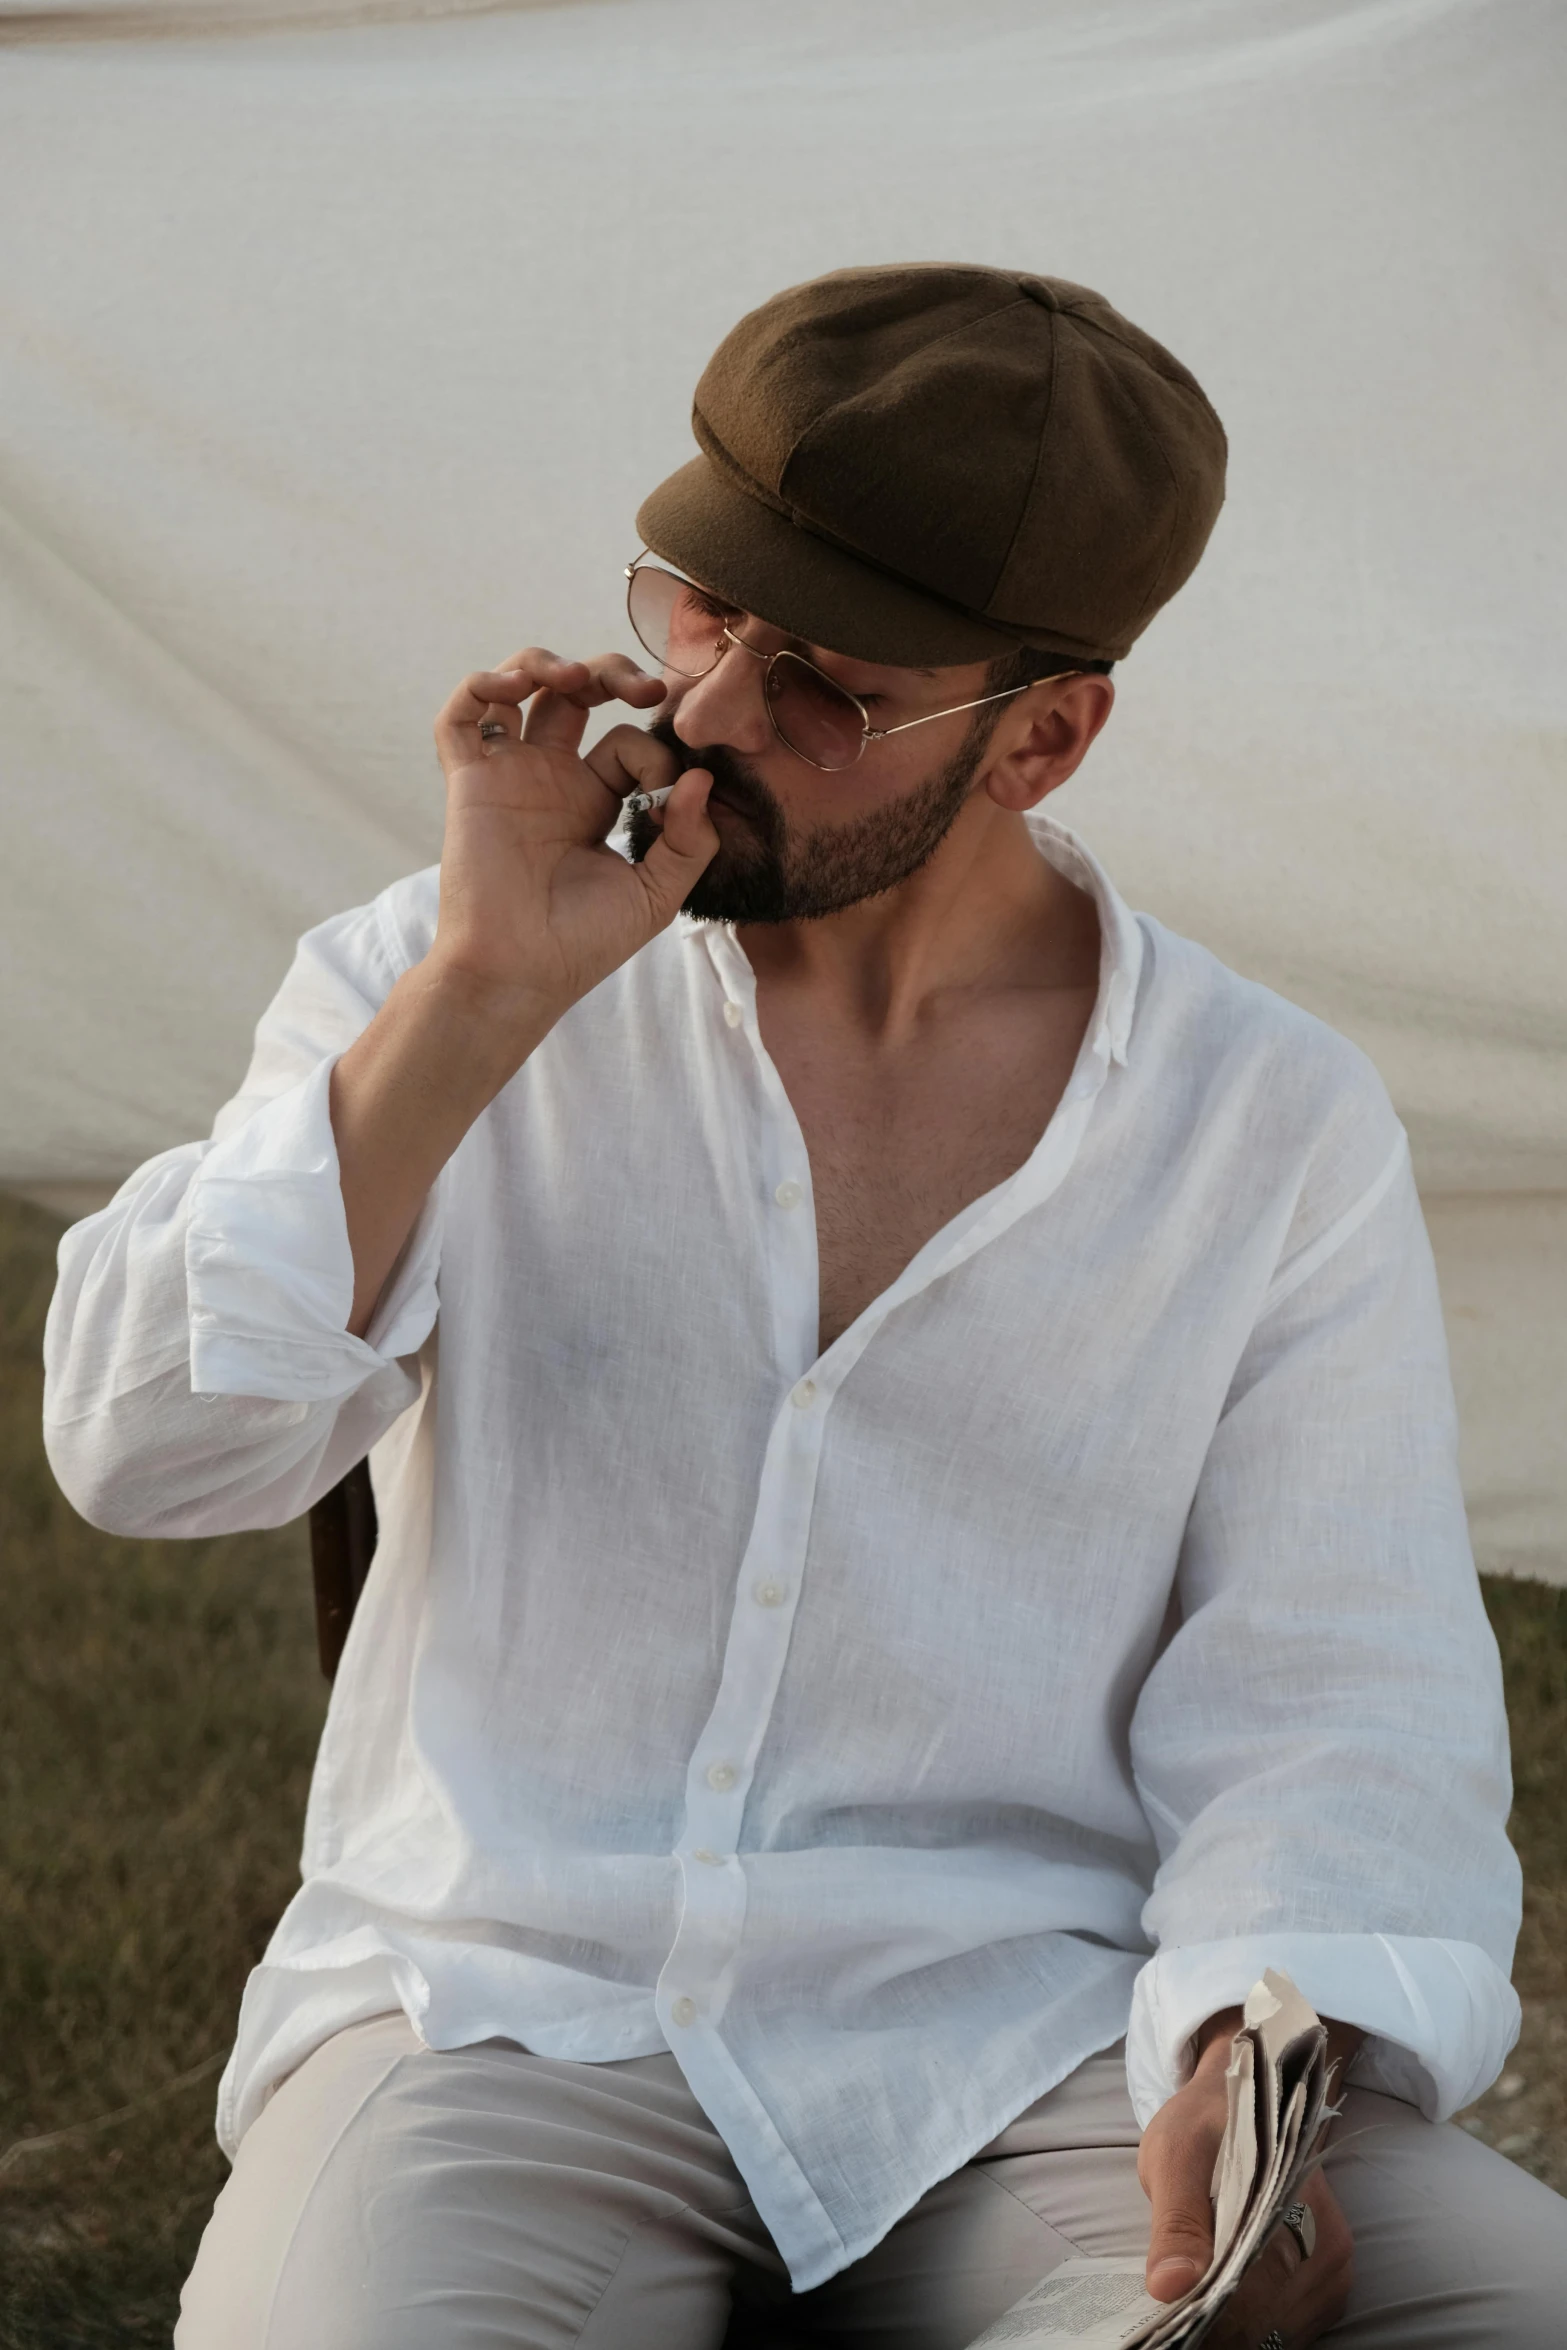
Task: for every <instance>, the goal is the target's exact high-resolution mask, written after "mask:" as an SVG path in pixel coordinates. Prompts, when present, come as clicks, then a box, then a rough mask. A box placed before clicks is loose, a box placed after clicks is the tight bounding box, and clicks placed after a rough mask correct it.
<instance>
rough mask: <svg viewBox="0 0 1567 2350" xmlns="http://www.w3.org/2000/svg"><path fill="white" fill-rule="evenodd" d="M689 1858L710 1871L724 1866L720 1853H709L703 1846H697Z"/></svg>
mask: <svg viewBox="0 0 1567 2350" xmlns="http://www.w3.org/2000/svg"><path fill="white" fill-rule="evenodd" d="M691 1858H692V1859H693V1860H699V1861H701V1862H702V1864H703V1866H704V1867H706V1868H710V1869H721V1868H722V1867H723V1865H724V1859H723V1854H722V1853H720V1852H709V1851H708V1849H707V1846H706V1845H705V1844H699V1845H698V1846H697V1848H696V1850H695V1852H693V1853H692V1855H691Z"/></svg>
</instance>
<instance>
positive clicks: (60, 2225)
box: [0, 1198, 1567, 2350]
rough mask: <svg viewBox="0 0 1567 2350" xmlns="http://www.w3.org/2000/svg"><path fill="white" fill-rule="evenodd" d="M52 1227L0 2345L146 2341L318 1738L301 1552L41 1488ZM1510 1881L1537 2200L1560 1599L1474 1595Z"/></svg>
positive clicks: (1517, 2065)
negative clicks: (1510, 1788)
mask: <svg viewBox="0 0 1567 2350" xmlns="http://www.w3.org/2000/svg"><path fill="white" fill-rule="evenodd" d="M57 1231H58V1226H57V1225H56V1224H55V1223H54V1221H53V1220H52V1219H51V1218H49V1217H47V1216H45V1215H44V1214H43V1213H42V1212H41V1211H39V1210H37V1209H34V1208H30V1207H25V1206H22V1205H21V1204H19V1203H17V1202H15V1201H9V1200H5V1199H3V1198H0V1604H3V1607H4V1623H5V1634H6V1637H5V1648H6V1655H7V1670H6V1683H5V1688H6V1703H5V1705H4V1708H3V1711H0V2350H108V2346H109V2345H114V2346H115V2350H119V2346H121V2345H132V2344H135V2345H141V2344H148V2345H152V2344H163V2343H166V2342H167V2341H168V2337H169V2328H170V2325H171V2322H172V2316H173V2311H174V2307H175V2301H176V2296H177V2293H178V2288H179V2281H180V2278H181V2276H182V2275H183V2273H184V2271H185V2269H186V2268H187V2266H188V2265H189V2261H190V2257H191V2254H192V2251H193V2249H194V2246H195V2243H196V2239H197V2237H198V2235H199V2233H200V2230H201V2227H202V2223H203V2221H204V2218H205V2216H206V2212H207V2210H208V2208H209V2206H210V2204H211V2201H212V2197H213V2195H214V2193H215V2192H216V2189H217V2187H218V2185H219V2184H220V2182H221V2179H222V2176H223V2163H222V2159H221V2157H220V2156H219V2154H218V2152H217V2149H216V2147H215V2145H214V2144H213V2141H212V2120H211V2116H212V2093H213V2087H214V2083H215V2080H216V2075H217V2070H218V2068H219V2066H220V2064H221V2062H222V2059H223V2055H224V2053H225V2051H226V2049H227V2046H228V2040H229V2035H230V2031H231V2028H232V2023H233V2017H234V2011H235V2006H236V2003H237V2000H238V1996H239V1990H240V1985H241V1983H242V1981H243V1979H244V1976H245V1973H246V1970H247V1968H248V1967H249V1966H250V1965H251V1963H252V1962H253V1961H254V1959H255V1958H256V1957H257V1955H258V1954H259V1952H260V1950H261V1947H262V1944H263V1943H264V1941H265V1939H266V1936H267V1933H268V1931H269V1929H270V1927H271V1924H272V1921H273V1919H274V1918H275V1917H276V1916H277V1913H278V1911H279V1910H280V1909H281V1907H282V1905H283V1903H284V1901H285V1900H286V1899H287V1897H288V1895H289V1893H290V1891H291V1889H292V1887H293V1884H294V1882H295V1855H296V1851H297V1845H298V1836H299V1823H300V1817H301V1813H302V1810H303V1805H304V1796H305V1786H306V1780H307V1776H308V1772H309V1767H310V1757H311V1753H312V1750H313V1747H314V1743H315V1739H316V1736H317V1733H318V1731H319V1728H320V1722H321V1715H322V1710H323V1692H322V1686H321V1683H320V1680H319V1678H318V1676H317V1672H316V1666H315V1658H314V1650H313V1634H312V1628H311V1617H310V1600H309V1576H308V1572H307V1567H306V1557H305V1544H304V1538H303V1531H302V1529H301V1528H298V1527H290V1528H288V1529H286V1530H285V1531H284V1532H282V1533H280V1534H272V1535H245V1536H241V1537H235V1538H232V1539H229V1540H225V1541H218V1542H203V1543H178V1544H174V1543H156V1542H116V1541H111V1540H109V1539H108V1538H106V1537H105V1536H102V1535H99V1534H95V1533H94V1532H93V1531H92V1530H91V1529H90V1528H89V1527H87V1526H85V1525H83V1524H82V1522H81V1520H80V1519H78V1518H77V1517H76V1516H75V1515H74V1514H73V1513H72V1512H71V1510H69V1509H68V1508H67V1507H66V1505H65V1503H64V1502H63V1501H62V1500H61V1498H60V1497H59V1495H58V1494H57V1492H56V1491H55V1488H54V1485H53V1483H52V1480H51V1479H50V1476H49V1473H48V1470H47V1468H46V1466H45V1463H44V1459H43V1454H42V1450H41V1447H40V1444H39V1440H38V1433H37V1431H38V1390H39V1373H38V1367H37V1365H38V1342H39V1335H40V1332H41V1329H42V1325H43V1315H44V1309H45V1306H46V1305H47V1302H48V1296H49V1290H50V1287H51V1284H52V1279H53V1245H54V1239H55V1236H56V1233H57ZM1486 1596H1487V1601H1488V1603H1489V1605H1490V1608H1491V1613H1492V1619H1493V1621H1494V1623H1495V1624H1496V1628H1497V1632H1498V1634H1499V1636H1500V1639H1501V1643H1502V1650H1503V1655H1504V1658H1505V1660H1506V1664H1507V1672H1508V1693H1509V1704H1510V1709H1511V1712H1512V1718H1513V1735H1514V1746H1515V1760H1516V1772H1517V1782H1518V1803H1517V1808H1516V1811H1515V1813H1514V1820H1513V1832H1514V1835H1515V1837H1516V1838H1517V1840H1518V1843H1519V1846H1520V1849H1521V1851H1522V1854H1523V1859H1524V1868H1525V1874H1526V1877H1527V1880H1528V1888H1529V1890H1528V1913H1527V1917H1526V1920H1525V1926H1524V1935H1523V1940H1522V1943H1521V1944H1520V1949H1519V1959H1518V1970H1517V1979H1518V1982H1519V1986H1520V1989H1521V1990H1522V1992H1523V1995H1524V2002H1525V2015H1526V2021H1525V2026H1524V2036H1523V2039H1522V2041H1521V2042H1520V2044H1519V2047H1518V2049H1517V2051H1516V2052H1515V2054H1514V2057H1513V2059H1512V2062H1511V2064H1510V2066H1509V2069H1508V2071H1507V2073H1506V2074H1504V2076H1503V2078H1502V2080H1501V2082H1500V2083H1499V2084H1498V2086H1497V2087H1496V2088H1495V2089H1494V2090H1493V2091H1492V2092H1491V2094H1490V2096H1489V2097H1488V2098H1486V2099H1485V2100H1484V2101H1483V2103H1482V2105H1481V2106H1480V2107H1479V2108H1477V2109H1476V2111H1475V2112H1474V2114H1472V2115H1471V2116H1470V2117H1468V2118H1469V2122H1470V2125H1471V2126H1472V2127H1474V2128H1475V2129H1476V2130H1477V2131H1478V2132H1479V2133H1480V2134H1482V2135H1484V2136H1486V2137H1488V2138H1489V2139H1490V2141H1491V2142H1492V2143H1493V2144H1496V2145H1498V2146H1500V2148H1501V2149H1502V2151H1503V2152H1504V2153H1506V2154H1509V2155H1511V2156H1513V2157H1514V2159H1516V2160H1518V2161H1521V2162H1523V2163H1526V2164H1527V2166H1528V2167H1529V2168H1530V2169H1532V2170H1534V2171H1537V2172H1538V2173H1539V2175H1540V2176H1541V2177H1543V2178H1547V2179H1549V2180H1550V2181H1551V2182H1552V2184H1553V2185H1555V2186H1557V2187H1560V2188H1563V2189H1567V1763H1564V1757H1567V1591H1550V1590H1547V1589H1545V1588H1544V1587H1543V1586H1540V1585H1537V1584H1522V1583H1517V1584H1508V1583H1493V1584H1491V1585H1489V1586H1488V1588H1487V1594H1486Z"/></svg>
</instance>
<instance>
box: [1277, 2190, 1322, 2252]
mask: <svg viewBox="0 0 1567 2350" xmlns="http://www.w3.org/2000/svg"><path fill="white" fill-rule="evenodd" d="M1284 2225H1285V2226H1286V2227H1287V2228H1288V2229H1289V2232H1290V2234H1291V2235H1292V2236H1293V2237H1294V2239H1295V2241H1296V2243H1297V2244H1298V2245H1299V2246H1300V2256H1301V2259H1302V2260H1309V2259H1310V2258H1311V2256H1312V2254H1313V2252H1315V2251H1316V2249H1317V2215H1316V2213H1315V2212H1314V2211H1313V2210H1312V2208H1311V2205H1310V2204H1309V2203H1292V2204H1291V2205H1290V2207H1289V2209H1288V2211H1286V2212H1285V2214H1284Z"/></svg>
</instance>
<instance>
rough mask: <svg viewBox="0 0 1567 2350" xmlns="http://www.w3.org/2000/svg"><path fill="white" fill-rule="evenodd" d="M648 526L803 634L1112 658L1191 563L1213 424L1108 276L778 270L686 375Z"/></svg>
mask: <svg viewBox="0 0 1567 2350" xmlns="http://www.w3.org/2000/svg"><path fill="white" fill-rule="evenodd" d="M692 424H693V426H694V428H695V431H696V437H697V440H698V441H699V442H700V443H701V447H702V451H703V454H702V455H701V456H700V457H696V458H693V460H692V461H691V463H690V464H689V465H684V466H682V467H681V469H680V471H679V472H678V473H675V474H671V476H670V478H669V479H668V481H666V482H664V483H662V484H661V485H660V487H659V488H658V489H656V490H655V491H654V492H653V494H652V496H651V497H650V498H648V499H647V500H646V502H645V503H644V505H643V507H642V509H641V511H640V513H639V514H638V516H637V527H638V528H639V530H640V531H641V533H642V536H643V541H644V543H645V544H646V545H647V546H648V547H650V548H651V549H652V550H653V552H654V553H655V554H658V555H662V556H663V557H664V559H665V561H666V562H670V563H674V564H676V565H678V567H679V568H680V570H682V571H683V572H686V573H687V574H689V576H690V577H691V578H693V579H695V580H697V581H698V582H700V584H701V585H702V586H704V587H708V588H711V589H713V590H714V591H715V593H717V594H719V595H722V596H723V597H725V598H726V599H727V600H728V601H730V602H732V603H735V604H737V605H739V606H740V607H741V609H742V610H744V611H747V612H754V613H755V614H756V615H757V617H758V618H759V619H762V620H767V621H770V622H772V623H773V625H774V626H775V627H778V628H785V629H788V630H789V631H790V632H791V633H792V634H794V635H796V636H801V637H804V638H805V639H806V640H807V641H808V642H810V643H811V644H817V645H824V646H827V647H829V648H830V649H831V650H833V651H835V652H840V653H846V654H849V655H850V656H851V657H853V658H855V659H858V660H862V661H887V662H894V663H898V664H902V665H904V666H908V667H919V666H924V665H927V664H934V665H938V666H939V665H943V664H946V663H956V662H963V661H976V660H984V659H991V658H994V657H995V656H997V655H998V654H1003V653H1007V652H1013V651H1016V649H1017V648H1018V647H1019V646H1020V645H1032V646H1034V647H1035V648H1037V649H1038V650H1040V651H1044V652H1051V653H1063V654H1069V655H1072V656H1074V657H1075V658H1077V659H1079V660H1100V661H1117V660H1119V659H1120V658H1121V657H1122V655H1123V654H1125V653H1126V652H1127V651H1128V650H1129V648H1130V646H1131V644H1132V642H1133V640H1134V638H1136V637H1137V636H1138V635H1139V634H1140V633H1141V631H1142V630H1143V629H1144V628H1146V626H1147V625H1148V622H1149V621H1150V620H1151V619H1152V618H1153V616H1154V614H1155V612H1157V611H1158V609H1159V607H1160V605H1161V604H1163V603H1165V602H1167V601H1168V599H1169V598H1170V597H1171V596H1173V595H1174V593H1175V591H1176V589H1177V588H1178V587H1180V586H1181V584H1182V582H1183V581H1184V580H1186V579H1187V578H1188V577H1189V576H1190V574H1191V572H1192V571H1193V569H1194V568H1195V566H1196V563H1197V558H1198V556H1199V555H1200V554H1201V553H1202V551H1203V548H1204V546H1205V545H1206V544H1207V539H1208V534H1209V532H1210V531H1211V530H1212V528H1213V525H1214V522H1215V520H1216V518H1217V516H1218V512H1219V507H1220V505H1221V504H1222V503H1223V499H1224V458H1225V440H1224V427H1223V426H1222V425H1221V424H1220V422H1219V419H1218V417H1217V416H1216V415H1215V414H1214V412H1213V409H1212V407H1211V406H1210V405H1209V403H1208V401H1207V399H1206V398H1205V396H1204V394H1203V391H1202V388H1201V386H1200V385H1199V384H1198V383H1197V381H1196V379H1195V377H1193V376H1192V375H1190V374H1188V372H1187V370H1186V369H1185V368H1184V367H1183V366H1182V365H1181V363H1180V361H1179V360H1178V359H1173V358H1172V357H1171V355H1170V353H1169V352H1168V351H1166V350H1165V349H1164V347H1163V345H1162V344H1159V343H1156V342H1155V341H1154V339H1153V337H1152V336H1151V335H1145V334H1144V333H1143V332H1142V330H1141V329H1140V328H1139V327H1135V326H1133V325H1132V324H1131V322H1130V321H1129V320H1128V319H1125V318H1123V317H1122V316H1121V314H1120V312H1119V311H1117V310H1113V309H1112V308H1111V306H1110V304H1109V303H1108V302H1107V301H1106V300H1105V299H1104V297H1103V295H1102V294H1096V293H1093V292H1091V291H1090V289H1089V288H1088V287H1087V286H1075V285H1070V284H1069V283H1068V282H1067V281H1066V279H1064V278H1054V277H1032V276H1029V275H1028V274H1027V273H1026V272H1024V271H1021V270H1006V269H979V268H968V267H963V266H960V265H958V264H955V263H947V262H931V263H918V264H910V265H907V266H905V265H897V266H892V267H887V268H880V269H839V270H835V271H833V273H832V274H831V276H829V277H819V278H813V279H812V280H811V281H810V282H809V283H808V284H806V285H802V286H791V287H790V288H789V289H788V291H787V292H785V293H782V294H777V295H775V296H774V297H773V299H772V300H771V301H770V302H764V303H763V304H762V306H761V308H760V309H759V310H753V311H751V312H750V314H749V315H748V316H747V317H745V318H742V319H741V321H740V323H739V325H738V326H737V327H735V328H734V329H733V331H732V332H731V333H730V334H728V335H726V336H725V337H724V340H723V341H722V342H721V343H720V344H719V346H718V349H717V350H716V351H715V352H714V354H713V356H712V358H711V359H710V360H709V362H708V364H707V367H706V369H705V370H704V372H703V375H702V380H701V382H700V383H699V384H698V385H697V388H696V400H695V403H694V406H693V408H692Z"/></svg>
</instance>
